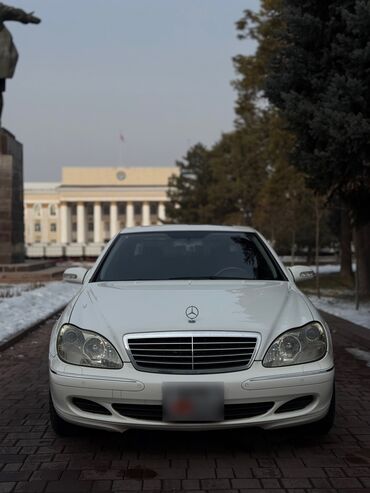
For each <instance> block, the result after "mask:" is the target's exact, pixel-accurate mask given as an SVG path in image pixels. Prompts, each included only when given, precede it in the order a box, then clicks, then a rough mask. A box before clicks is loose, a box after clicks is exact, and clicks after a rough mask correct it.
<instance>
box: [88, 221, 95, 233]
mask: <svg viewBox="0 0 370 493" xmlns="http://www.w3.org/2000/svg"><path fill="white" fill-rule="evenodd" d="M87 229H88V230H89V231H94V223H89V224H88V225H87Z"/></svg>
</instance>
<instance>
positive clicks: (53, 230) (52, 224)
mask: <svg viewBox="0 0 370 493" xmlns="http://www.w3.org/2000/svg"><path fill="white" fill-rule="evenodd" d="M56 230H57V225H56V223H51V224H50V231H51V232H52V233H55V232H56Z"/></svg>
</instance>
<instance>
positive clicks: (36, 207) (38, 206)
mask: <svg viewBox="0 0 370 493" xmlns="http://www.w3.org/2000/svg"><path fill="white" fill-rule="evenodd" d="M33 213H34V215H35V216H36V217H41V204H35V205H34V206H33Z"/></svg>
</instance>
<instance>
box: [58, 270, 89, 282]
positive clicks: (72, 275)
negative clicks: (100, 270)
mask: <svg viewBox="0 0 370 493" xmlns="http://www.w3.org/2000/svg"><path fill="white" fill-rule="evenodd" d="M86 273H87V269H85V268H84V267H70V268H69V269H66V270H65V271H64V273H63V281H65V282H71V283H73V284H83V282H84V277H85V276H86Z"/></svg>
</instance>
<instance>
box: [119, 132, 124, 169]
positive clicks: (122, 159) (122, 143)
mask: <svg viewBox="0 0 370 493" xmlns="http://www.w3.org/2000/svg"><path fill="white" fill-rule="evenodd" d="M119 140H120V142H121V146H120V149H121V151H120V154H121V156H120V161H121V166H122V167H123V168H124V167H125V162H124V145H125V137H124V135H123V132H121V133H120V135H119Z"/></svg>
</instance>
